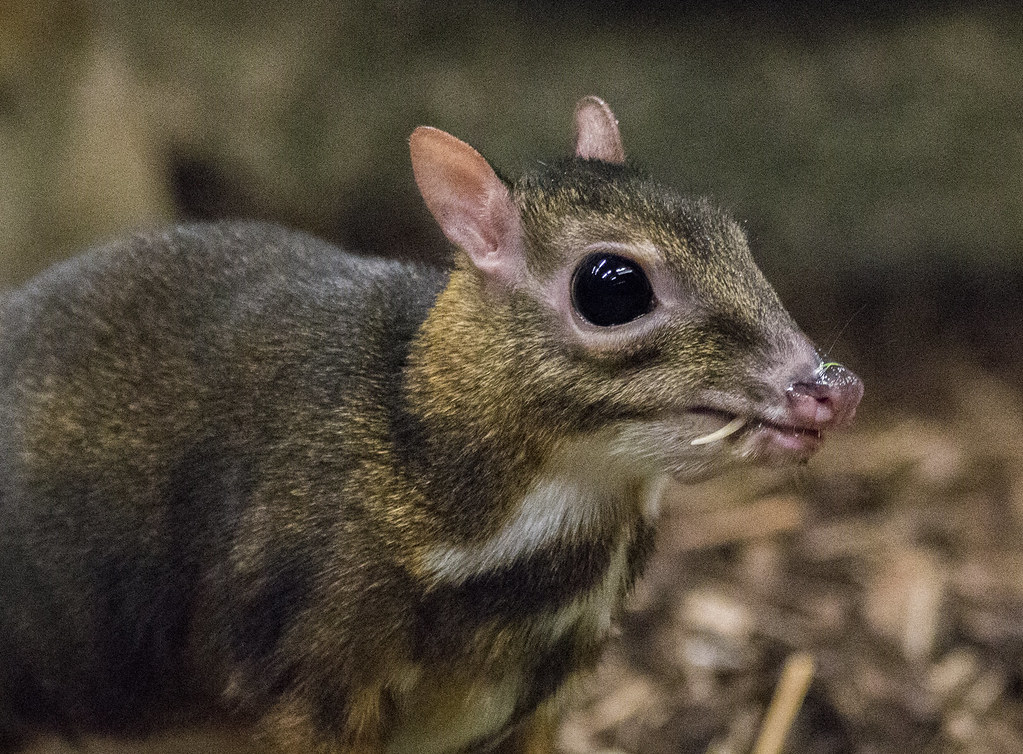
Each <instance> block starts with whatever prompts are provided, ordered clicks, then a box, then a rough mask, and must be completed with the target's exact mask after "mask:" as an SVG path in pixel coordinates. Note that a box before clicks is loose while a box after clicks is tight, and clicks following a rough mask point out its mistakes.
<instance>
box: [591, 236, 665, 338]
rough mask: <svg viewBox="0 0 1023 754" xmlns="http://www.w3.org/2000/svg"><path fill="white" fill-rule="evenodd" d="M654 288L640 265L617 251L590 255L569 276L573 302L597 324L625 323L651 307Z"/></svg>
mask: <svg viewBox="0 0 1023 754" xmlns="http://www.w3.org/2000/svg"><path fill="white" fill-rule="evenodd" d="M653 301H654V291H653V288H651V287H650V281H649V280H648V279H647V276H646V273H645V272H643V268H642V267H640V266H639V264H638V263H636V262H634V261H633V260H631V259H629V258H627V257H622V256H619V255H617V254H603V253H597V254H590V255H589V256H588V257H586V258H585V259H584V260H583V261H582V262H581V263H580V264H579V267H577V268H576V271H575V274H574V275H573V276H572V305H573V306H574V307H575V310H576V311H577V312H579V315H580V316H581V317H582V318H583V319H585V320H586V321H587V322H589V323H591V324H594V325H597V326H598V327H612V326H614V325H624V324H625V323H626V322H631V321H632V320H634V319H637V318H639V317H642V316H643V315H644V314H646V313H647V312H649V311H650V309H651V308H652V307H653Z"/></svg>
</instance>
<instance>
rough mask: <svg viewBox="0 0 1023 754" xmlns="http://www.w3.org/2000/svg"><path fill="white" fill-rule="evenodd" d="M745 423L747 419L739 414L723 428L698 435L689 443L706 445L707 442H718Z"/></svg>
mask: <svg viewBox="0 0 1023 754" xmlns="http://www.w3.org/2000/svg"><path fill="white" fill-rule="evenodd" d="M745 423H746V420H745V419H744V418H743V417H741V416H737V417H735V418H734V419H732V420H731V421H730V422H728V424H726V425H725V426H723V427H722V428H721V429H718V430H715V431H713V432H711V433H710V434H709V435H703V436H702V437H697V438H696V439H695V440H693V441H692V442H691V443H689V444H690V445H706V444H707V443H711V442H717V441H718V440H724V439H725V438H726V437H728V436H729V435H731V434H735V433H736V432H738V431H739V430H740V429H742V426H743V425H744V424H745Z"/></svg>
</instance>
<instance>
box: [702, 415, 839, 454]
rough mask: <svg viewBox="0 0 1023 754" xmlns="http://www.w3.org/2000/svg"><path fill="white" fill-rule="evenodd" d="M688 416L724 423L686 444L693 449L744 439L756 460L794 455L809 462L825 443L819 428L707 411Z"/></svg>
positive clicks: (751, 416)
mask: <svg viewBox="0 0 1023 754" xmlns="http://www.w3.org/2000/svg"><path fill="white" fill-rule="evenodd" d="M691 413H694V414H703V415H707V416H712V417H715V418H716V419H718V420H720V421H723V422H724V424H722V426H721V427H719V428H718V429H716V430H714V431H712V432H708V433H707V434H704V435H700V436H699V437H696V438H695V439H693V440H691V441H690V443H689V444H690V445H695V446H701V445H713V444H715V443H724V442H726V441H728V442H736V441H738V440H739V439H740V438H745V439H746V440H747V441H748V442H749V445H750V449H751V450H752V452H753V453H754V454H755V455H757V456H767V457H774V456H779V455H780V456H793V455H795V456H800V457H803V458H808V457H809V456H810V455H812V454H813V453H814V452H815V451H816V450H817V448H819V447H820V445H821V443H822V442H823V439H824V436H823V433H822V431H821V429H820V428H819V427H813V426H806V425H797V424H787V423H783V422H777V421H772V420H770V419H767V418H765V417H762V416H755V415H749V416H744V415H742V414H734V413H729V412H725V411H719V410H717V409H709V408H698V409H693V410H692V411H691Z"/></svg>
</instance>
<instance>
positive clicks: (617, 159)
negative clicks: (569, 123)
mask: <svg viewBox="0 0 1023 754" xmlns="http://www.w3.org/2000/svg"><path fill="white" fill-rule="evenodd" d="M575 156H576V157H581V158H582V159H584V160H603V161H604V162H610V163H614V164H615V165H622V164H624V162H625V148H624V147H623V146H622V135H621V133H619V131H618V119H617V118H615V114H614V113H613V112H611V108H610V107H608V106H607V103H606V102H604V100H602V99H601V98H600V97H583V98H582V99H581V100H579V104H578V105H576V106H575Z"/></svg>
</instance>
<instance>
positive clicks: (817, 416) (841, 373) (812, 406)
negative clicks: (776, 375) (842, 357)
mask: <svg viewBox="0 0 1023 754" xmlns="http://www.w3.org/2000/svg"><path fill="white" fill-rule="evenodd" d="M785 396H786V398H787V400H788V406H789V411H790V415H791V416H792V418H793V419H794V420H796V421H797V422H799V423H801V424H803V425H804V426H806V427H811V428H813V429H818V430H821V429H833V428H836V427H841V426H843V425H845V424H848V423H849V422H850V421H851V420H852V418H853V416H855V415H856V407H857V406H858V405H859V404H860V399H861V398H863V382H862V380H860V378H859V377H857V376H856V375H855V374H854V373H853V372H852V371H850V370H848V369H846V368H845V367H844V366H842V365H841V364H836V363H830V364H823V365H822V366H821V367H820V368H819V369H818V370H817V371H816V372H815V373H814V374H813V377H812V378H811V379H809V380H804V381H799V382H793V383H792V384H791V385H789V387H788V389H787V390H786V391H785Z"/></svg>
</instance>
